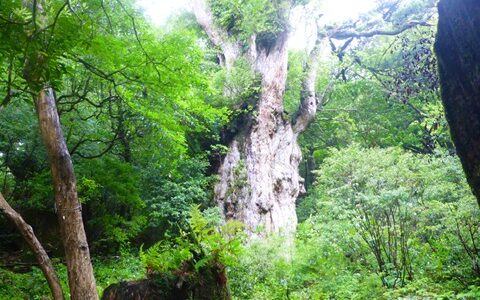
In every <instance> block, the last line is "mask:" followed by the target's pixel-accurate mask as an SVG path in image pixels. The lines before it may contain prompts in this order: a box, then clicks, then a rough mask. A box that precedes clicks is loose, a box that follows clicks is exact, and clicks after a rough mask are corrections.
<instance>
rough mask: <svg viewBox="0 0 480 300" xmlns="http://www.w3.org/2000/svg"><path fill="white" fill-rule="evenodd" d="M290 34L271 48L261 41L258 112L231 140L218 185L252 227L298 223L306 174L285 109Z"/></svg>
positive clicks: (229, 213)
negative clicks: (298, 204)
mask: <svg viewBox="0 0 480 300" xmlns="http://www.w3.org/2000/svg"><path fill="white" fill-rule="evenodd" d="M287 36H288V34H287V32H284V33H281V34H280V35H279V37H278V38H277V40H276V42H275V44H274V45H273V46H272V47H271V48H261V47H260V46H258V45H257V46H256V49H257V53H256V54H257V55H256V57H255V61H254V68H255V70H256V71H257V72H258V73H259V74H261V76H262V81H261V94H260V97H259V100H258V104H257V111H256V116H253V120H252V124H251V125H250V126H249V127H248V128H246V129H244V130H243V132H241V133H240V134H238V135H237V136H236V137H235V138H234V140H233V142H232V143H231V144H230V149H229V152H228V154H227V155H226V157H225V159H224V161H223V163H222V165H221V167H220V170H219V172H220V181H219V182H218V184H217V185H216V187H215V197H216V200H217V203H218V205H219V206H220V208H221V209H222V211H223V212H224V213H225V216H226V217H227V218H228V219H237V220H240V221H242V222H243V223H244V224H245V225H246V226H247V228H248V229H249V230H250V231H251V232H255V231H257V230H258V229H262V230H264V232H266V233H271V232H283V233H285V234H290V233H292V232H293V231H294V230H295V227H296V225H297V216H296V212H295V200H296V199H297V197H298V195H299V194H300V192H301V191H302V190H303V179H302V178H301V177H300V175H299V173H298V165H299V163H300V160H301V151H300V148H299V146H298V144H297V136H298V132H294V131H293V128H292V125H291V123H290V121H289V120H288V119H287V118H286V117H285V115H284V111H283V95H284V91H285V83H286V77H287V58H288V57H287V55H288V51H287Z"/></svg>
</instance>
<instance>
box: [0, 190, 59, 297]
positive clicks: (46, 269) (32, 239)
mask: <svg viewBox="0 0 480 300" xmlns="http://www.w3.org/2000/svg"><path fill="white" fill-rule="evenodd" d="M0 211H2V212H3V213H4V214H5V216H6V217H7V218H8V219H9V220H10V221H12V222H13V223H14V224H15V226H16V227H17V229H18V231H20V234H21V235H22V237H23V239H24V240H25V241H26V242H27V244H28V245H29V246H30V249H31V250H32V252H33V254H34V255H35V258H36V259H37V261H38V265H39V266H40V269H41V270H42V272H43V275H45V278H46V279H47V282H48V285H49V287H50V291H51V292H52V296H53V299H55V300H63V299H64V297H63V291H62V286H61V285H60V281H59V280H58V277H57V273H56V272H55V269H54V268H53V264H52V261H51V260H50V257H48V255H47V252H45V249H43V247H42V245H41V244H40V242H39V241H38V239H37V237H36V236H35V234H34V233H33V229H32V227H31V226H30V225H28V224H27V223H26V222H25V221H24V220H23V218H22V216H21V215H20V214H18V213H17V212H16V211H15V210H14V209H13V208H12V207H11V206H10V205H9V204H8V203H7V201H6V200H5V198H4V197H3V195H2V194H1V193H0Z"/></svg>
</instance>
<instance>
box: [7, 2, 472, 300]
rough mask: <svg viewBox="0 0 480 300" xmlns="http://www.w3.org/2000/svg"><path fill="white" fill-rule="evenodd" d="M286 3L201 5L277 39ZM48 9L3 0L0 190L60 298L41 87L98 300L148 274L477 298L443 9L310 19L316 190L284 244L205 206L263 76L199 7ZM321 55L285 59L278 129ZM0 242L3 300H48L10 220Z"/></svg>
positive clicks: (384, 7) (260, 295) (252, 294)
mask: <svg viewBox="0 0 480 300" xmlns="http://www.w3.org/2000/svg"><path fill="white" fill-rule="evenodd" d="M24 2H25V1H24ZM26 2H28V1H26ZM277 2H279V3H280V2H282V1H272V2H271V1H266V0H243V1H237V0H208V1H207V3H208V4H209V5H210V7H211V8H212V12H213V16H214V17H215V20H216V24H217V25H218V26H219V27H224V28H228V32H229V33H231V34H232V36H234V35H235V36H236V37H239V39H240V40H242V39H248V38H249V34H251V33H252V32H255V33H256V34H258V36H261V37H262V43H267V44H268V42H269V41H271V40H272V39H273V38H272V37H271V36H269V33H272V32H274V33H275V32H279V30H278V28H280V27H282V26H283V25H282V24H281V22H280V21H282V20H283V19H282V17H281V16H280V17H279V16H278V15H279V14H277V13H278V11H279V9H278V6H279V5H280V4H278V3H277ZM288 2H289V3H290V2H291V1H288ZM293 2H295V3H294V4H292V5H296V6H298V7H302V6H304V5H305V6H306V11H307V12H308V14H311V12H312V11H317V10H318V14H320V13H321V9H322V6H321V5H320V4H312V3H307V2H308V1H293ZM297 2H298V3H297ZM38 3H41V6H37V10H35V9H34V10H33V12H37V13H36V14H35V13H32V10H29V8H28V5H25V4H24V3H22V1H14V0H7V1H2V2H1V3H0V192H1V195H3V196H2V198H3V197H4V198H5V200H6V201H7V202H8V203H9V204H10V205H11V206H12V207H13V208H14V209H15V210H16V211H17V212H19V213H20V214H21V215H22V217H23V219H24V220H25V221H26V222H27V223H28V224H30V225H31V226H32V227H33V229H34V232H35V235H36V236H37V237H38V239H39V240H40V241H41V244H42V245H43V247H44V248H45V250H46V252H47V254H48V255H49V256H50V258H51V259H52V261H53V265H54V267H55V269H56V273H57V274H58V277H59V281H60V284H61V287H62V289H63V291H64V293H65V295H66V296H67V297H70V293H69V292H68V291H69V286H68V278H67V277H68V276H67V273H68V272H67V268H66V266H65V263H66V261H65V256H64V251H65V250H66V249H65V247H64V244H62V239H61V238H59V236H63V235H64V233H62V232H63V231H62V229H61V228H60V225H59V223H58V221H57V214H59V213H61V212H62V209H63V211H65V210H67V209H71V208H58V204H56V202H55V195H56V194H55V193H56V191H55V185H54V184H52V177H51V170H50V167H51V165H50V164H49V159H48V157H49V153H48V148H46V147H45V146H44V143H45V141H44V140H42V134H41V132H42V131H41V130H42V128H40V127H41V126H43V125H42V121H40V122H39V121H38V116H37V114H38V111H39V105H38V99H37V98H35V92H34V91H37V90H39V88H38V87H39V86H41V88H40V89H42V88H44V87H45V86H46V85H48V87H49V89H51V90H52V93H53V94H54V98H55V101H54V102H55V103H56V107H57V109H56V111H57V112H58V116H59V118H60V123H61V128H62V130H63V136H64V139H65V143H66V146H67V148H68V152H69V154H70V156H71V160H72V162H73V166H74V172H75V178H76V188H77V191H78V200H79V201H80V203H81V216H82V217H83V224H84V227H85V232H86V237H87V240H88V246H89V250H90V255H91V257H92V263H93V268H94V276H95V279H96V289H97V292H98V294H99V295H102V293H103V292H104V290H105V289H107V287H109V286H110V285H111V284H115V283H118V282H120V281H125V280H141V279H144V278H149V279H152V278H153V279H154V280H156V282H157V283H158V282H160V283H158V285H157V287H158V286H161V287H162V288H163V289H164V290H168V289H171V286H172V285H174V284H172V282H175V284H177V286H178V278H181V280H182V282H188V286H194V287H196V286H201V287H202V288H201V289H198V288H195V289H194V291H193V293H196V294H195V295H196V296H195V295H194V298H196V299H213V298H212V297H213V296H211V295H214V294H212V293H213V292H212V291H211V290H209V289H207V286H208V285H209V283H208V282H209V281H212V282H215V284H214V285H215V286H218V285H220V286H221V287H222V285H225V289H226V291H224V292H222V293H219V294H215V297H216V298H218V299H224V298H233V299H256V300H257V299H400V298H401V299H478V298H480V282H479V278H480V210H479V206H478V203H477V201H476V199H475V197H474V196H473V194H472V192H471V189H470V187H469V186H468V184H467V182H466V179H465V175H464V172H463V170H462V166H461V164H460V162H459V159H458V158H457V157H456V151H455V147H454V145H453V143H452V141H451V138H450V134H449V127H448V124H447V121H446V119H445V113H444V110H443V107H442V102H441V99H440V81H439V77H438V74H437V68H438V66H437V59H436V56H435V54H434V51H433V47H434V42H435V35H436V23H437V19H438V17H437V13H436V7H435V4H436V3H435V1H414V0H412V1H398V0H397V1H380V2H379V3H378V7H377V8H376V9H375V10H373V11H371V12H369V13H366V14H364V15H362V16H361V17H360V18H359V20H351V21H346V22H345V23H342V24H320V25H319V26H318V28H319V29H318V30H319V32H322V33H323V34H324V36H322V41H321V51H319V52H318V53H316V54H317V58H318V74H317V76H316V78H315V82H314V87H315V90H316V91H317V93H318V95H319V96H318V97H321V98H322V102H321V103H319V105H318V107H317V108H316V111H317V112H316V116H315V118H314V119H313V120H312V121H311V122H310V123H309V124H308V127H307V128H306V130H305V131H304V132H303V133H302V134H300V135H299V138H298V144H299V146H300V149H301V153H302V160H301V161H300V163H299V173H300V176H301V177H303V179H304V187H305V191H304V192H302V193H299V197H298V199H297V201H296V217H297V218H298V226H297V228H296V232H295V233H292V234H285V235H282V234H275V233H269V234H265V232H266V229H265V228H262V226H258V227H257V228H254V231H255V233H254V234H252V232H251V229H252V228H247V229H245V228H244V225H242V223H241V222H239V221H235V220H229V221H225V212H224V211H223V210H222V207H221V206H220V207H219V205H218V202H217V201H216V200H215V199H216V198H215V196H214V193H215V188H214V187H215V184H216V183H217V182H218V181H219V180H220V179H221V178H219V177H220V176H219V175H218V169H219V167H220V165H221V163H222V160H223V159H224V158H225V156H226V155H227V153H228V152H229V144H230V143H231V142H232V140H233V139H234V136H235V135H237V134H238V133H239V132H242V130H243V129H242V128H243V126H245V124H250V123H251V122H253V121H252V120H253V119H255V118H256V117H257V116H258V110H257V103H258V102H259V97H260V96H259V95H260V94H261V92H262V91H261V85H260V82H261V80H262V78H261V76H260V75H259V74H258V72H255V71H254V70H252V68H251V64H250V62H249V60H248V59H246V58H244V57H240V58H238V59H236V60H235V62H234V63H233V64H232V65H231V66H228V62H227V66H228V67H224V65H222V64H225V62H222V56H221V55H219V53H220V49H219V47H218V46H216V45H215V44H214V43H212V42H211V40H210V39H209V37H208V36H207V34H206V33H205V32H204V30H203V28H202V27H201V26H199V25H198V24H197V19H196V17H195V16H194V15H193V14H192V13H188V12H186V13H183V14H180V15H178V16H175V17H172V18H171V19H170V20H169V22H168V23H167V25H166V26H163V27H161V28H158V27H155V26H153V25H151V23H150V22H149V21H148V20H147V19H146V18H145V17H144V15H143V12H142V11H141V10H138V9H137V8H136V6H135V3H134V1H127V0H122V1H120V0H112V1H103V0H102V1H97V0H95V1H94V0H88V1H73V0H72V1H60V0H48V1H46V0H44V1H38ZM38 3H37V2H36V1H33V7H36V5H37V4H38ZM272 3H273V4H272ZM282 3H283V2H282ZM308 14H306V15H307V16H308ZM316 17H317V14H315V16H314V18H313V19H312V20H310V21H311V22H313V24H315V23H318V20H316V19H315V18H316ZM197 18H198V17H197ZM306 18H307V17H306ZM307 19H308V18H307ZM279 20H280V21H279ZM319 20H321V17H320V19H319ZM339 28H341V29H342V30H340V29H339ZM352 28H353V29H354V30H355V32H354V33H355V34H351V31H347V30H346V29H348V30H350V29H352ZM372 28H373V29H376V30H377V33H375V34H371V33H372V31H370V29H372ZM378 28H380V29H378ZM397 28H401V30H396V29H397ZM347 33H350V35H349V34H347ZM382 33H384V34H382ZM342 34H343V36H342ZM306 44H308V43H306ZM264 45H265V44H262V47H263V46H264ZM259 47H260V46H259ZM311 47H312V46H307V48H309V49H306V50H294V49H290V50H289V53H288V70H287V79H286V88H285V92H284V94H283V112H282V114H283V115H282V118H283V119H284V120H290V119H293V118H294V117H295V115H296V113H297V108H298V107H302V101H303V99H304V97H303V93H304V92H305V91H304V88H305V86H304V78H305V77H306V76H308V74H307V73H308V72H307V73H306V71H308V70H309V69H308V68H306V67H305V66H309V65H310V64H311V55H310V54H311V52H309V51H310V50H311V49H310V48H311ZM223 59H225V57H223ZM32 66H33V67H32ZM39 66H40V67H39ZM29 67H32V69H29ZM32 70H33V71H32ZM39 78H40V79H39ZM32 96H33V97H32ZM50 163H51V162H50ZM244 172H245V170H244V167H236V168H235V169H234V172H233V173H234V175H235V181H234V184H232V185H230V186H229V193H231V194H235V193H237V192H238V193H241V191H242V189H243V188H244V187H245V185H246V174H244ZM75 209H76V208H75ZM2 210H4V209H2ZM67 212H68V210H67ZM227 217H228V215H227ZM252 236H253V237H252ZM258 236H261V237H262V238H258ZM0 240H1V243H0V298H1V299H45V297H50V290H49V286H48V284H47V282H46V281H45V278H44V277H43V274H42V272H41V271H40V269H39V268H38V263H37V261H36V259H35V256H34V255H33V253H32V252H31V250H30V248H29V246H28V244H27V243H26V242H25V241H24V240H23V239H22V236H21V234H20V233H19V231H18V230H17V228H16V226H15V224H14V223H12V222H11V221H10V220H9V219H7V218H6V217H4V216H3V215H0ZM67 250H68V249H67ZM165 274H167V275H165ZM224 277H225V278H224ZM227 277H228V280H227ZM172 278H173V279H172ZM219 278H220V279H222V280H224V281H222V282H220V283H218V282H217V281H218V280H219ZM70 284H71V283H70ZM71 288H72V287H71V286H70V289H71ZM145 289H147V288H145ZM202 289H203V290H202ZM202 293H203V294H205V293H207V294H208V293H210V294H209V295H210V297H208V296H204V295H203V296H200V295H202ZM190 296H191V295H190ZM202 297H204V298H202ZM215 297H214V298H215ZM72 299H75V297H73V296H72ZM152 299H154V298H152ZM173 299H175V298H173ZM185 299H187V298H185Z"/></svg>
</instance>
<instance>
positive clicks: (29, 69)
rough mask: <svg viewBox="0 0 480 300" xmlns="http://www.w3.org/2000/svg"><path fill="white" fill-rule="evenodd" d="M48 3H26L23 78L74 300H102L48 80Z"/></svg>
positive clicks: (26, 0) (42, 0) (28, 0)
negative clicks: (28, 41)
mask: <svg viewBox="0 0 480 300" xmlns="http://www.w3.org/2000/svg"><path fill="white" fill-rule="evenodd" d="M46 4H47V2H46V1H45V0H23V5H24V7H25V8H26V9H28V10H30V11H32V15H33V17H34V22H33V25H32V26H33V27H32V28H30V30H32V35H31V37H32V39H36V40H35V42H36V43H32V45H35V46H32V47H31V48H29V49H28V51H26V53H25V54H26V55H25V63H24V70H23V76H24V79H25V80H26V82H27V84H28V86H29V88H30V93H31V94H32V96H33V100H34V102H35V108H36V112H37V117H38V123H39V127H40V132H41V136H42V140H43V143H44V145H45V149H46V152H47V155H48V160H49V164H50V171H51V174H52V181H53V189H54V193H55V209H56V212H57V217H58V222H59V225H60V233H61V239H62V243H63V247H64V250H65V258H66V262H67V271H68V283H69V287H70V295H71V299H72V300H84V299H88V300H91V299H94V300H96V299H98V294H97V288H96V284H95V277H94V275H93V268H92V263H91V261H90V252H89V249H88V243H87V237H86V234H85V229H84V227H83V220H82V206H81V204H80V201H79V199H78V195H77V185H76V184H77V183H76V179H75V174H74V170H73V164H72V159H71V157H70V153H69V151H68V148H67V145H66V143H65V138H64V136H63V132H62V127H61V125H60V118H59V115H58V111H57V106H56V99H55V94H54V91H53V89H52V88H51V87H50V84H49V80H48V77H46V76H48V72H47V70H48V59H49V58H48V56H47V55H46V54H45V52H44V51H42V50H43V49H44V48H45V47H47V48H48V44H49V43H48V36H46V30H47V28H48V26H49V25H48V21H49V20H48V15H47V13H46V8H47V6H46Z"/></svg>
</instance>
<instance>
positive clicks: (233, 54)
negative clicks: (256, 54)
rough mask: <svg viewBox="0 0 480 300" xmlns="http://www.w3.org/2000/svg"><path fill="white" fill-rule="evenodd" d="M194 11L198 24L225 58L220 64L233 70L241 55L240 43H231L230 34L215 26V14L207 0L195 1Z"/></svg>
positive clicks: (221, 58)
mask: <svg viewBox="0 0 480 300" xmlns="http://www.w3.org/2000/svg"><path fill="white" fill-rule="evenodd" d="M193 11H194V13H195V17H196V18H197V22H198V24H199V25H200V26H201V27H202V28H203V30H204V31H205V32H206V33H207V35H208V38H209V39H210V41H211V42H212V43H213V44H214V45H215V46H217V47H219V48H220V49H221V50H222V52H223V53H222V54H221V55H223V57H220V62H221V63H222V64H224V66H225V67H227V69H229V68H231V67H232V66H233V63H234V62H235V60H236V59H237V58H238V57H239V56H240V54H241V45H240V43H239V42H237V41H231V40H230V38H229V36H228V33H227V32H226V31H225V30H223V29H222V28H220V27H218V26H217V25H216V24H215V22H214V20H213V14H212V12H211V10H210V8H209V7H208V5H207V4H206V3H205V0H193Z"/></svg>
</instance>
